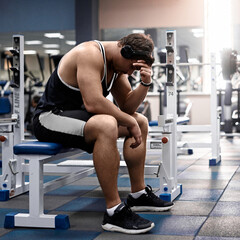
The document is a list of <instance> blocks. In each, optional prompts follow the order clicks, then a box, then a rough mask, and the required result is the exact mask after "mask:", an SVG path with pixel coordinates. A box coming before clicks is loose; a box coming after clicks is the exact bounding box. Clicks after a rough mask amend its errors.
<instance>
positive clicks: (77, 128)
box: [33, 110, 94, 153]
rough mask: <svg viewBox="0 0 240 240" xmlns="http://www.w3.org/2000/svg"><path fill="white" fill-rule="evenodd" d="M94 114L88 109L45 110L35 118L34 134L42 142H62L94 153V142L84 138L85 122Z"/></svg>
mask: <svg viewBox="0 0 240 240" xmlns="http://www.w3.org/2000/svg"><path fill="white" fill-rule="evenodd" d="M92 116H93V114H90V113H88V112H87V111H86V110H67V111H58V112H54V113H53V112H52V111H49V112H43V113H41V114H40V115H38V116H36V117H35V118H34V120H33V130H34V135H35V137H36V138H37V139H38V140H39V141H41V142H56V143H61V144H62V145H63V146H64V147H67V148H80V149H82V150H84V151H87V152H88V153H92V152H93V146H94V144H87V143H86V142H85V138H84V127H85V124H86V122H87V121H88V119H90V118H91V117H92Z"/></svg>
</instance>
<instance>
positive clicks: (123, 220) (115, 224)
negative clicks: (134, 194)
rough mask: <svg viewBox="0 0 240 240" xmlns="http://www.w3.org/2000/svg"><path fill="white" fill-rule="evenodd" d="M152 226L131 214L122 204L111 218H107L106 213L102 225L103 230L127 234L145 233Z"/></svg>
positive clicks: (149, 222)
mask: <svg viewBox="0 0 240 240" xmlns="http://www.w3.org/2000/svg"><path fill="white" fill-rule="evenodd" d="M154 226H155V225H154V223H153V222H151V221H149V220H147V219H144V218H142V217H140V216H139V215H137V214H136V213H134V212H132V211H131V209H130V208H129V206H127V204H123V203H121V204H120V205H119V206H118V207H117V209H116V210H115V211H114V214H113V215H112V216H109V215H108V213H107V211H106V212H105V214H104V218H103V224H102V228H103V229H104V230H107V231H111V232H122V233H128V234H139V233H145V232H148V231H150V230H151V229H152V228H153V227H154Z"/></svg>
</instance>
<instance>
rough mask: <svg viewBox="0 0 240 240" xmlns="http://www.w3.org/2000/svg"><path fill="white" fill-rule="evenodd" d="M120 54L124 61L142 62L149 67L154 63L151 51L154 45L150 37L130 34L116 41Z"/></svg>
mask: <svg viewBox="0 0 240 240" xmlns="http://www.w3.org/2000/svg"><path fill="white" fill-rule="evenodd" d="M118 46H119V47H122V49H121V54H122V56H123V57H124V58H126V59H135V60H144V61H145V62H146V63H147V64H148V65H149V66H151V65H152V64H153V62H154V58H153V56H152V51H153V49H154V43H153V40H152V39H151V37H150V35H145V34H142V33H132V34H129V35H128V36H126V37H123V38H122V39H120V40H118Z"/></svg>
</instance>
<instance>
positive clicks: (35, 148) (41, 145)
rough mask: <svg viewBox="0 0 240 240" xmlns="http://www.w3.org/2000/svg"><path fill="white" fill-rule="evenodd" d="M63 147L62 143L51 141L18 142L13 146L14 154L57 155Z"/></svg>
mask: <svg viewBox="0 0 240 240" xmlns="http://www.w3.org/2000/svg"><path fill="white" fill-rule="evenodd" d="M61 149H62V144H60V143H51V142H38V141H31V142H25V143H20V144H17V145H15V146H14V147H13V152H14V154H16V155H18V154H41V155H55V154H57V153H59V152H60V151H61Z"/></svg>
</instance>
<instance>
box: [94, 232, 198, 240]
mask: <svg viewBox="0 0 240 240" xmlns="http://www.w3.org/2000/svg"><path fill="white" fill-rule="evenodd" d="M113 239H116V240H122V239H124V240H146V239H147V240H193V239H194V238H193V237H192V236H169V235H155V234H152V233H151V231H150V232H148V233H145V234H139V235H130V234H123V233H115V232H103V233H101V234H100V235H98V237H97V238H95V239H94V240H113Z"/></svg>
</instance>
